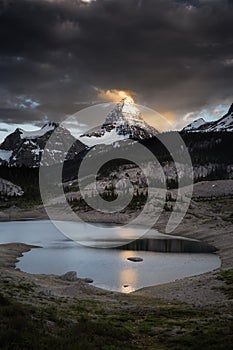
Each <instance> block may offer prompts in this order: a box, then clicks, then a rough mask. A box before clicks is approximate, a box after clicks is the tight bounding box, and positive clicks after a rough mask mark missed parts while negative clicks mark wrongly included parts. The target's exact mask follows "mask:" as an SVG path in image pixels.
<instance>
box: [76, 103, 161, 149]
mask: <svg viewBox="0 0 233 350" xmlns="http://www.w3.org/2000/svg"><path fill="white" fill-rule="evenodd" d="M157 133H158V131H157V130H156V129H155V128H153V127H152V126H150V125H149V124H147V123H146V122H145V121H144V120H143V117H142V114H141V112H140V110H139V109H138V107H137V106H136V105H135V104H134V101H133V99H132V98H131V97H125V98H123V99H122V100H121V101H120V102H118V103H117V104H116V105H115V107H114V108H113V109H112V111H111V112H110V113H109V114H108V115H107V117H106V119H105V121H104V122H103V124H102V126H101V127H100V128H99V129H96V130H94V131H93V130H91V131H89V132H86V133H85V134H83V135H81V136H80V140H81V141H82V142H84V143H86V144H87V145H88V146H94V145H97V144H101V143H102V144H112V143H114V142H116V141H121V140H125V139H133V140H141V139H148V138H151V137H153V136H155V135H156V134H157Z"/></svg>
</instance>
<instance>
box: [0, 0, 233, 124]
mask: <svg viewBox="0 0 233 350" xmlns="http://www.w3.org/2000/svg"><path fill="white" fill-rule="evenodd" d="M2 4H4V6H3V5H2V6H1V1H0V6H1V9H0V42H1V45H0V76H1V79H0V99H1V100H0V108H1V106H2V107H3V105H4V104H3V103H2V99H3V98H6V96H8V97H7V98H8V100H9V101H10V100H11V99H13V98H15V96H17V95H19V94H20V95H22V94H23V95H25V96H28V98H34V99H37V100H38V101H39V102H40V106H39V107H38V111H37V112H36V111H34V112H33V113H31V111H26V112H25V111H24V112H25V114H24V113H23V111H14V113H13V112H12V111H11V109H10V107H9V110H8V112H7V113H6V111H5V114H4V116H6V117H7V119H8V120H12V121H17V122H19V121H20V120H21V121H25V120H30V118H31V120H39V119H40V118H42V117H43V116H45V115H46V116H48V117H49V118H50V119H59V118H61V117H62V116H64V115H65V114H68V113H72V112H75V111H76V110H77V109H78V108H81V107H82V106H83V102H81V103H80V105H79V101H84V102H85V101H87V102H88V101H92V100H95V99H96V90H95V89H94V88H93V87H95V86H96V87H99V88H102V89H123V90H124V89H125V90H133V91H135V92H136V94H137V95H138V101H137V102H139V103H147V104H148V105H149V106H151V107H154V108H156V109H157V110H158V111H160V112H167V111H172V112H174V113H176V115H178V116H179V115H180V116H181V115H183V114H185V113H187V112H190V111H195V110H199V109H201V108H204V107H205V108H206V107H208V106H209V105H211V104H220V103H228V102H230V100H231V99H232V73H233V45H232V44H233V37H232V29H233V28H232V27H233V25H232V17H233V5H232V1H230V0H229V1H227V0H196V1H195V0H193V1H191V0H190V1H188V0H187V1H175V0H96V1H93V2H91V3H90V4H84V3H83V2H82V1H79V0H77V1H73V0H70V1H68V0H66V1H58V0H57V1H45V0H41V1H39V0H27V1H26V0H21V1H18V0H11V1H10V0H9V1H4V2H2ZM1 91H4V93H2V94H1ZM1 116H3V114H2V111H1ZM1 116H0V118H1Z"/></svg>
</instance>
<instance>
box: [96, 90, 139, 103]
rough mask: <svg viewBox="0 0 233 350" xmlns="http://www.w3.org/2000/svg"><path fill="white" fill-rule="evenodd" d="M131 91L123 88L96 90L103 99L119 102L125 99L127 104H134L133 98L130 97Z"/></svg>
mask: <svg viewBox="0 0 233 350" xmlns="http://www.w3.org/2000/svg"><path fill="white" fill-rule="evenodd" d="M132 95H133V93H132V92H130V91H124V90H116V89H112V90H102V89H100V90H98V96H99V97H100V98H101V99H103V100H108V101H111V102H120V101H121V100H125V102H127V103H128V104H134V99H133V97H132Z"/></svg>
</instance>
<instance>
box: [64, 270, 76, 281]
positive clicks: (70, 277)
mask: <svg viewBox="0 0 233 350" xmlns="http://www.w3.org/2000/svg"><path fill="white" fill-rule="evenodd" d="M61 279H63V280H64V281H68V282H75V281H77V280H78V277H77V272H76V271H69V272H66V273H65V274H64V275H62V276H61Z"/></svg>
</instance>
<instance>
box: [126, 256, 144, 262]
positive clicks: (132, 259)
mask: <svg viewBox="0 0 233 350" xmlns="http://www.w3.org/2000/svg"><path fill="white" fill-rule="evenodd" d="M127 260H129V261H133V262H141V261H143V259H142V258H140V257H138V256H132V257H129V258H127Z"/></svg>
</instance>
